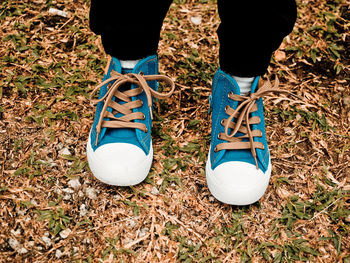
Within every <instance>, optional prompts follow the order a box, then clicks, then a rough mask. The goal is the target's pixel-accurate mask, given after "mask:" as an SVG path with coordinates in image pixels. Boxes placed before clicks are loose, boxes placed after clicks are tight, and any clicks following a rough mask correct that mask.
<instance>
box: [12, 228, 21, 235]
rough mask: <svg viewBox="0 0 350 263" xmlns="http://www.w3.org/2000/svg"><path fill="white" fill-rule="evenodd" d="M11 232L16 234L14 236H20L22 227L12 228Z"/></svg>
mask: <svg viewBox="0 0 350 263" xmlns="http://www.w3.org/2000/svg"><path fill="white" fill-rule="evenodd" d="M11 234H12V235H14V236H19V235H20V234H21V230H20V229H17V230H16V231H15V230H13V229H11Z"/></svg>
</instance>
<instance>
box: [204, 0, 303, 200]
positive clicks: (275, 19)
mask: <svg viewBox="0 0 350 263" xmlns="http://www.w3.org/2000/svg"><path fill="white" fill-rule="evenodd" d="M218 8H219V15H220V18H221V24H220V27H219V29H218V36H219V42H220V55H219V59H220V69H219V70H218V71H217V73H216V74H215V77H214V80H213V90H212V100H211V101H212V105H211V107H212V135H211V145H210V150H209V156H208V161H207V165H206V179H207V183H208V187H209V190H210V191H211V193H212V194H213V195H214V197H216V198H217V199H218V200H220V201H222V202H224V203H228V204H232V205H247V204H251V203H253V202H255V201H257V200H259V199H260V197H261V196H262V195H263V194H264V192H265V190H266V188H267V185H268V183H269V179H270V174H271V158H270V154H269V150H268V147H267V139H266V134H265V123H264V113H263V101H262V98H261V97H262V96H264V95H266V94H268V93H269V92H271V89H273V90H274V91H275V92H281V91H280V90H278V89H277V86H274V87H272V86H271V85H270V84H264V85H262V86H260V85H259V75H263V74H264V73H265V71H266V69H267V67H268V64H269V61H270V59H271V54H272V52H273V51H274V50H276V49H277V48H278V47H279V45H280V44H281V41H282V39H283V38H284V37H285V36H286V35H287V34H288V33H289V32H290V31H291V30H292V28H293V26H294V22H295V19H296V5H295V2H294V0H267V1H258V0H256V1H228V0H218ZM275 84H277V82H276V83H275ZM243 87H245V89H244V88H243Z"/></svg>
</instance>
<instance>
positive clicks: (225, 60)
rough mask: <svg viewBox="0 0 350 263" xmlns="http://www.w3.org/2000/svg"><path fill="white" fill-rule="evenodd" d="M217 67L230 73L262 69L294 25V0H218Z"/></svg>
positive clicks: (257, 73)
mask: <svg viewBox="0 0 350 263" xmlns="http://www.w3.org/2000/svg"><path fill="white" fill-rule="evenodd" d="M218 10H219V15H220V19H221V24H220V26H219V28H218V31H217V33H218V37H219V42H220V53H219V54H220V55H219V57H220V67H221V69H222V70H223V71H225V72H227V73H229V74H230V75H234V76H240V77H256V76H261V75H263V74H264V73H265V71H266V69H267V67H268V65H269V62H270V59H271V55H272V52H273V51H275V50H276V49H277V48H278V47H279V46H280V44H281V42H282V40H283V38H284V37H285V36H287V35H288V34H289V33H290V32H291V30H292V29H293V27H294V23H295V20H296V15H297V12H296V4H295V0H266V1H259V0H255V1H227V0H218Z"/></svg>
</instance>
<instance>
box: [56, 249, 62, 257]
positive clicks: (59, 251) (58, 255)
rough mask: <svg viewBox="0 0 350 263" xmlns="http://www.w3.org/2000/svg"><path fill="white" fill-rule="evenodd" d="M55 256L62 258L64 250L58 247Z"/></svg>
mask: <svg viewBox="0 0 350 263" xmlns="http://www.w3.org/2000/svg"><path fill="white" fill-rule="evenodd" d="M55 256H56V258H60V257H62V256H63V253H62V251H61V250H59V249H56V252H55Z"/></svg>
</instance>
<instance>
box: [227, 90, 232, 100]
mask: <svg viewBox="0 0 350 263" xmlns="http://www.w3.org/2000/svg"><path fill="white" fill-rule="evenodd" d="M232 95H233V92H232V91H230V92H229V93H228V94H227V98H229V99H231V98H230V96H232Z"/></svg>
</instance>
